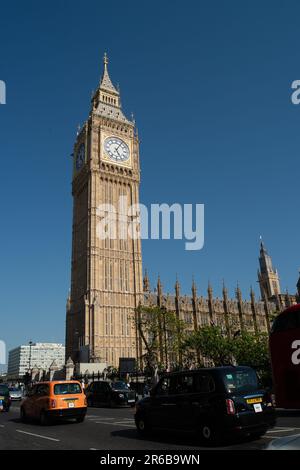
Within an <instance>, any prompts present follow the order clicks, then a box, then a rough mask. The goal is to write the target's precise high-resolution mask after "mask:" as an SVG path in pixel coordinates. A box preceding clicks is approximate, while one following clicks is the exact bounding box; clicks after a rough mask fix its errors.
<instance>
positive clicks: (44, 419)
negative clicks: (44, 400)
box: [40, 411, 49, 426]
mask: <svg viewBox="0 0 300 470" xmlns="http://www.w3.org/2000/svg"><path fill="white" fill-rule="evenodd" d="M40 424H41V426H47V424H49V420H48V416H47V415H46V413H45V411H41V414H40Z"/></svg>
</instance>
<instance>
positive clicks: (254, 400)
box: [247, 397, 263, 405]
mask: <svg viewBox="0 0 300 470" xmlns="http://www.w3.org/2000/svg"><path fill="white" fill-rule="evenodd" d="M262 401H263V400H262V398H261V397H257V398H248V399H247V403H249V405H250V404H251V405H252V404H253V403H261V402H262Z"/></svg>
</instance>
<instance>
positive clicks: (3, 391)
mask: <svg viewBox="0 0 300 470" xmlns="http://www.w3.org/2000/svg"><path fill="white" fill-rule="evenodd" d="M10 404H11V399H10V396H9V389H8V386H7V385H4V384H0V411H9V408H10Z"/></svg>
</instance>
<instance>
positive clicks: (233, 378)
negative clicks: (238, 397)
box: [223, 369, 259, 393]
mask: <svg viewBox="0 0 300 470" xmlns="http://www.w3.org/2000/svg"><path fill="white" fill-rule="evenodd" d="M223 380H224V385H225V388H226V390H227V392H229V393H247V392H252V391H254V390H257V389H258V388H259V384H258V379H257V375H256V372H255V371H254V370H253V369H244V370H232V371H229V372H228V371H226V372H224V373H223Z"/></svg>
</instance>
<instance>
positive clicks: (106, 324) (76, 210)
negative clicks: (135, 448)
mask: <svg viewBox="0 0 300 470" xmlns="http://www.w3.org/2000/svg"><path fill="white" fill-rule="evenodd" d="M107 67H108V59H107V56H106V54H105V56H104V71H103V74H102V78H101V81H100V84H99V86H98V88H97V90H96V92H95V94H94V95H93V97H92V105H91V111H90V114H89V117H88V119H87V121H86V122H85V124H84V125H83V127H82V129H81V130H80V131H79V132H78V135H77V139H76V142H75V145H74V153H73V155H74V157H73V181H72V195H73V236H72V274H71V291H70V296H69V299H68V303H67V318H66V355H67V358H68V357H70V356H71V358H72V359H73V360H74V361H76V362H78V361H80V360H81V361H82V362H86V361H88V362H101V361H102V362H107V363H108V364H109V365H114V366H118V364H119V358H120V357H136V358H138V357H140V354H141V350H140V341H139V338H138V335H137V331H136V325H135V308H136V307H137V305H138V303H139V301H140V300H141V297H142V256H141V241H140V239H139V238H138V237H136V236H133V237H130V236H129V237H127V236H124V234H123V235H122V236H120V233H119V232H120V227H123V228H124V227H125V232H126V233H128V230H127V229H128V227H129V226H130V222H131V216H129V215H128V213H125V212H124V210H123V209H122V207H121V206H122V204H123V206H124V204H125V206H128V207H130V206H132V205H134V204H138V203H139V183H140V164H139V142H138V137H137V135H136V132H135V124H134V122H133V121H130V120H128V119H127V118H126V117H125V115H124V114H123V112H122V109H121V101H120V93H119V90H117V89H116V88H115V86H114V85H113V83H112V82H111V79H110V77H109V74H108V68H107ZM120 201H122V204H120ZM104 204H105V205H107V212H110V210H113V209H109V208H110V207H112V208H115V212H114V217H115V219H116V222H122V223H116V224H115V227H116V230H113V231H112V232H114V233H111V236H109V233H110V232H109V230H110V229H109V228H108V229H107V230H108V235H107V236H105V237H103V236H99V231H98V229H99V223H101V220H102V219H101V216H102V215H103V214H102V213H101V211H99V207H101V206H102V207H103V205H104ZM104 212H105V211H104ZM123 232H124V230H123Z"/></svg>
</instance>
